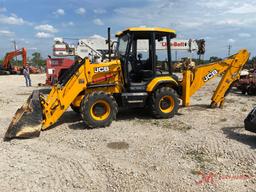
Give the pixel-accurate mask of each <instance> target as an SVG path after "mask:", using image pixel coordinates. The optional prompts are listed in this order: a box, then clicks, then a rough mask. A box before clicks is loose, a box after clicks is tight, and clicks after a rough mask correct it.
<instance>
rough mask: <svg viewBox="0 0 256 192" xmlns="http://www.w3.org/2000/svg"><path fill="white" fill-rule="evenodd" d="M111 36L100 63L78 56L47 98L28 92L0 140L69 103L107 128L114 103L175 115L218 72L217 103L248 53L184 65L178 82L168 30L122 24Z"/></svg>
mask: <svg viewBox="0 0 256 192" xmlns="http://www.w3.org/2000/svg"><path fill="white" fill-rule="evenodd" d="M109 36H110V35H109ZM116 36H117V38H118V46H117V50H116V51H115V56H114V57H113V56H111V50H110V49H109V59H108V61H106V62H102V63H90V61H89V59H87V58H84V59H82V60H78V61H77V62H76V63H75V65H73V66H72V67H71V69H70V71H69V73H68V74H67V75H66V76H65V78H63V79H61V80H60V81H59V82H58V83H57V84H56V85H54V86H53V87H52V89H51V92H50V94H49V95H48V96H47V98H45V97H43V95H41V94H40V93H39V92H34V93H33V94H32V95H31V96H30V97H29V99H28V101H27V102H26V103H25V104H24V105H23V106H22V107H21V108H20V109H19V110H18V111H17V112H16V114H15V116H14V118H13V120H12V122H11V124H10V126H9V128H8V130H7V132H6V135H5V138H6V139H11V138H17V137H19V138H28V137H33V136H38V135H39V134H40V131H41V130H45V129H47V128H49V127H51V126H52V125H54V124H55V123H56V121H57V120H58V119H59V118H60V117H61V116H62V114H63V113H64V112H65V111H66V110H67V109H68V107H69V106H71V108H72V109H73V110H74V111H76V112H78V113H80V114H81V117H82V119H83V121H84V122H85V123H86V124H87V125H88V126H89V127H91V128H94V127H106V126H109V125H110V124H111V122H112V121H113V120H114V119H116V114H117V112H118V107H120V106H125V107H145V106H147V108H149V109H150V110H151V112H152V114H153V115H154V116H155V117H156V118H170V117H173V116H174V115H175V114H176V113H177V111H178V108H179V100H180V99H181V100H182V102H183V106H188V105H189V103H190V97H191V96H192V95H193V94H194V93H195V92H196V91H197V90H198V89H199V88H201V87H202V86H203V85H204V84H205V83H207V82H208V81H209V80H211V79H213V78H214V77H216V76H218V75H222V79H221V81H220V83H219V85H218V87H217V89H216V90H215V92H214V95H213V97H212V102H211V107H221V106H222V105H223V102H224V97H225V94H226V93H227V90H228V89H229V87H230V85H231V84H232V82H234V81H235V80H237V79H238V78H239V71H240V70H241V69H242V67H243V65H244V64H245V63H246V62H247V60H248V58H249V53H248V51H247V50H241V51H239V52H238V53H237V54H235V55H233V56H231V57H228V58H226V59H224V60H222V61H218V62H215V63H211V64H208V65H202V66H196V67H195V68H194V69H187V70H185V71H184V73H183V80H182V81H178V80H177V78H176V77H175V76H174V75H173V74H172V67H171V48H170V40H171V38H174V37H175V36H176V32H175V31H174V30H172V29H166V28H128V29H126V30H124V31H123V32H120V33H117V34H116ZM157 41H163V42H166V43H167V45H168V46H167V48H166V51H165V52H161V53H159V52H158V51H157V50H156V42H157ZM109 42H110V38H109ZM145 42H146V44H147V48H146V51H145V50H144V51H143V52H142V53H140V52H139V50H137V47H139V45H140V44H141V43H143V44H144V45H145ZM109 47H110V46H109ZM41 114H42V115H41Z"/></svg>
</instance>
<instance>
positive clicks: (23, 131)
mask: <svg viewBox="0 0 256 192" xmlns="http://www.w3.org/2000/svg"><path fill="white" fill-rule="evenodd" d="M39 97H40V94H39V91H33V93H32V94H31V95H30V96H29V98H28V99H27V102H26V103H24V104H23V106H22V107H21V108H19V109H18V110H17V111H16V113H15V115H14V117H13V119H12V121H11V123H10V125H9V127H8V129H7V132H6V133H5V137H4V140H10V139H13V138H32V137H38V136H39V135H40V131H41V121H42V108H41V103H40V98H39Z"/></svg>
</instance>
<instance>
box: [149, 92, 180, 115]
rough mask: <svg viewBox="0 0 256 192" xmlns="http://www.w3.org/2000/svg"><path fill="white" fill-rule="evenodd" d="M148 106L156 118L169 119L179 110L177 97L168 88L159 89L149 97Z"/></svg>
mask: <svg viewBox="0 0 256 192" xmlns="http://www.w3.org/2000/svg"><path fill="white" fill-rule="evenodd" d="M150 106H151V110H152V113H153V115H154V116H155V117H156V118H171V117H173V116H174V115H175V114H176V113H177V111H178V109H179V99H178V95H177V93H176V91H175V90H173V89H172V88H170V87H161V88H159V89H157V90H156V91H155V92H154V93H153V94H152V95H151V98H150Z"/></svg>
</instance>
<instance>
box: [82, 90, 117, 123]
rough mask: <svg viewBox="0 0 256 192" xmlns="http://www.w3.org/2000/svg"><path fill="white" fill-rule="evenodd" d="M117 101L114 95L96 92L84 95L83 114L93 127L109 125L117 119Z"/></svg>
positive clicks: (84, 118) (86, 121)
mask: <svg viewBox="0 0 256 192" xmlns="http://www.w3.org/2000/svg"><path fill="white" fill-rule="evenodd" d="M117 110H118V107H117V103H116V101H115V99H114V98H113V96H112V95H110V94H106V93H104V92H95V93H92V94H89V95H87V96H85V97H84V99H83V101H82V103H81V116H82V118H83V120H84V122H85V123H86V124H87V125H88V126H89V127H91V128H96V127H106V126H109V125H110V124H111V123H112V121H113V120H115V119H116V114H117Z"/></svg>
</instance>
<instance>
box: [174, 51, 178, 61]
mask: <svg viewBox="0 0 256 192" xmlns="http://www.w3.org/2000/svg"><path fill="white" fill-rule="evenodd" d="M177 60H178V52H177V50H176V51H175V61H177Z"/></svg>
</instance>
